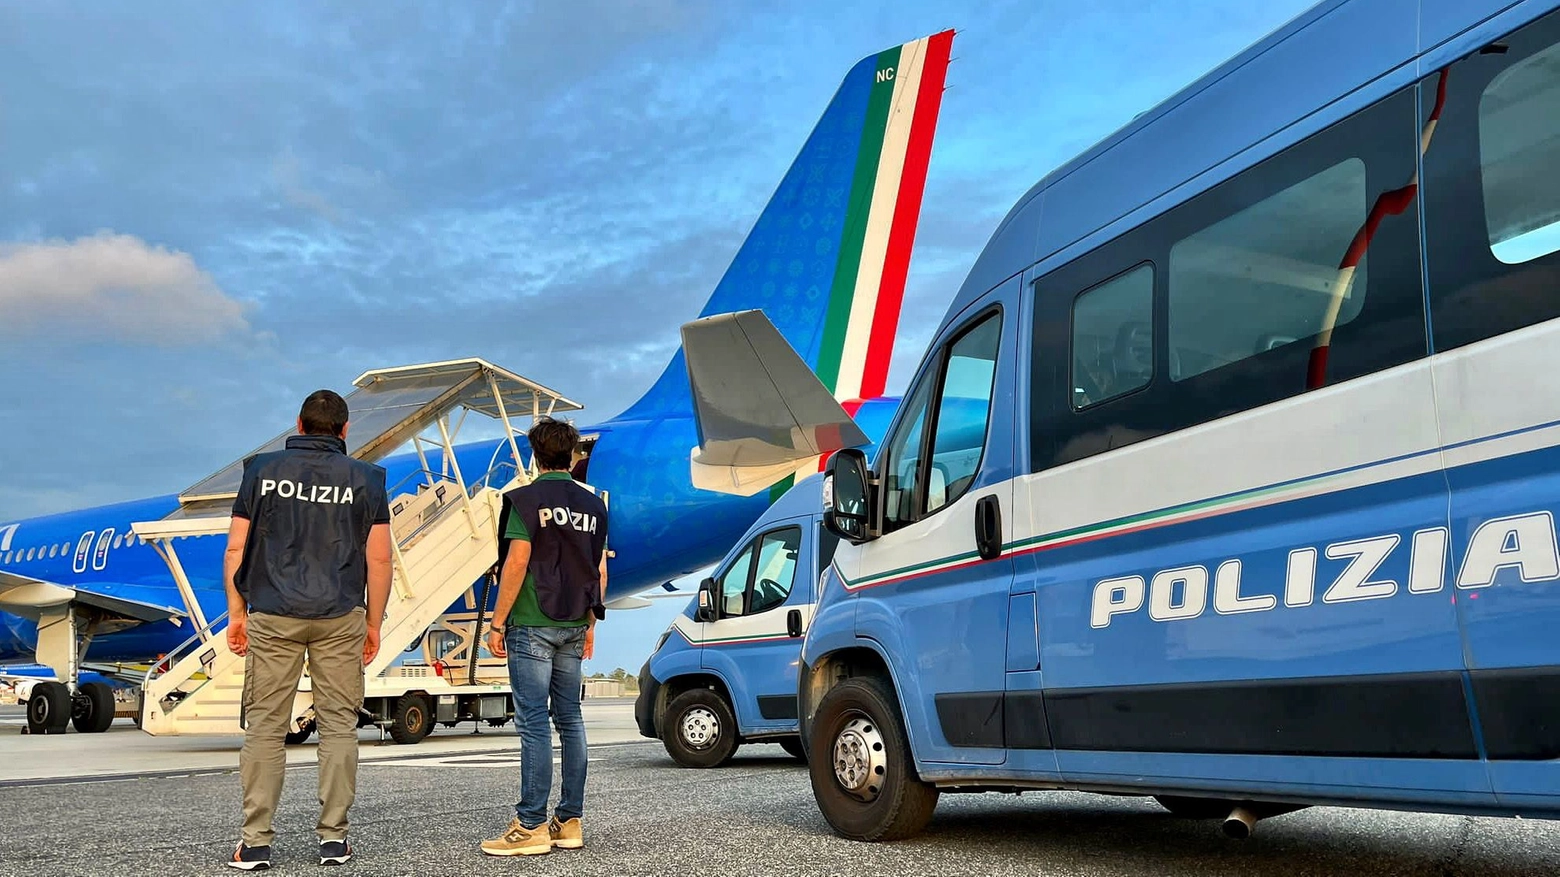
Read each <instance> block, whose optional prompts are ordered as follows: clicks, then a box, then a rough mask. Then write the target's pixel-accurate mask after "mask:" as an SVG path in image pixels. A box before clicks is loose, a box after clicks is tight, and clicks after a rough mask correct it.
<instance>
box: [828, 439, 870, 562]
mask: <svg viewBox="0 0 1560 877" xmlns="http://www.w3.org/2000/svg"><path fill="white" fill-rule="evenodd" d="M870 485H871V481H870V480H869V476H868V474H867V455H866V454H863V453H862V452H861V451H859V450H857V449H855V448H845V449H844V450H841V451H836V452H835V454H834V456H833V457H831V458H830V459H829V468H828V469H827V471H826V473H825V475H824V477H823V526H824V527H825V528H827V529H828V531H829V532H830V533H833V534H834V535H836V536H838V537H840V538H841V539H844V540H846V541H847V542H850V543H851V544H853V545H860V544H861V543H863V542H867V541H869V540H871V539H873V538H874V537H875V534H874V533H873V532H872V495H871V489H870Z"/></svg>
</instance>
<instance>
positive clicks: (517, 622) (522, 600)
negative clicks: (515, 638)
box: [504, 472, 590, 627]
mask: <svg viewBox="0 0 1560 877" xmlns="http://www.w3.org/2000/svg"><path fill="white" fill-rule="evenodd" d="M565 479H569V480H572V478H571V476H570V475H569V473H567V472H546V473H543V474H541V475H538V476H537V477H536V480H537V481H549V480H555V481H562V480H565ZM504 538H506V539H524V540H525V541H527V542H529V541H531V533H530V531H528V530H527V529H526V527H525V521H523V520H521V518H520V516H519V515H510V516H509V526H508V527H507V528H505V530H504ZM589 621H590V617H589V616H588V615H587V616H586V617H584V618H580V619H578V620H576V621H558V620H557V619H554V618H548V617H547V614H546V613H545V612H543V611H542V607H541V604H540V603H538V602H537V601H536V577H535V576H533V575H531V571H530V570H529V569H527V570H526V571H525V581H524V582H523V583H522V584H521V585H520V596H519V597H517V598H515V605H514V608H512V609H510V610H509V624H510V626H512V627H521V626H524V627H584V626H585V624H586V623H587V622H589Z"/></svg>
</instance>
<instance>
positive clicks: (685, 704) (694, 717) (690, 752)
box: [661, 688, 737, 767]
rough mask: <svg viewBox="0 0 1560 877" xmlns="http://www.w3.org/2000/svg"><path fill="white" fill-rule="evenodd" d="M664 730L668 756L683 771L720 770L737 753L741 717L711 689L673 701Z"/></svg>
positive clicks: (686, 693)
mask: <svg viewBox="0 0 1560 877" xmlns="http://www.w3.org/2000/svg"><path fill="white" fill-rule="evenodd" d="M661 729H662V730H661V743H662V745H664V746H665V747H666V754H668V755H670V756H671V757H672V760H673V761H675V762H677V763H678V764H680V765H682V766H683V767H720V766H721V765H723V764H725V763H726V762H727V761H729V760H730V759H731V755H732V753H734V752H736V751H737V717H736V716H734V715H732V713H731V707H729V706H727V705H726V700H725V698H723V697H721V696H720V695H719V694H717V693H715V692H714V691H711V690H710V689H708V688H691V689H689V690H687V691H684V692H683V693H682V694H679V695H677V696H676V697H675V698H672V702H671V703H670V704H668V705H667V707H666V719H665V721H663V722H662V723H661Z"/></svg>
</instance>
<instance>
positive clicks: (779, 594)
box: [634, 475, 839, 767]
mask: <svg viewBox="0 0 1560 877" xmlns="http://www.w3.org/2000/svg"><path fill="white" fill-rule="evenodd" d="M822 483H823V476H821V475H814V476H812V477H810V478H807V479H805V480H803V481H801V482H799V483H798V484H797V485H796V486H795V487H793V488H791V489H790V490H788V491H786V493H785V494H784V495H783V496H781V497H780V499H779V500H777V501H776V502H775V503H774V504H773V505H771V506H770V507H769V509H768V510H767V511H766V512H765V513H764V514H763V515H762V516H761V517H760V518H759V519H758V521H757V522H755V523H754V524H753V526H752V527H751V528H749V529H748V531H747V533H746V534H744V535H743V537H742V539H741V540H740V541H738V542H737V544H736V546H735V547H733V548H732V549H731V551H730V552H728V553H727V554H726V556H725V557H724V558H722V559H721V560H720V562H719V563H717V564H716V566H715V569H714V575H713V576H711V577H710V578H707V579H705V580H704V581H703V583H701V584H700V586H699V591H698V595H697V596H696V597H695V599H694V600H692V601H690V605H689V606H688V608H687V610H686V611H684V612H683V614H681V615H678V616H677V617H676V618H675V619H673V621H672V624H671V626H670V627H668V628H667V629H666V632H665V633H663V634H662V635H661V639H660V641H659V642H657V643H656V647H655V651H654V653H653V654H651V656H650V659H649V660H648V661H646V662H645V665H644V668H643V669H642V670H641V671H640V673H639V680H640V681H639V697H638V699H637V700H636V701H635V704H634V718H635V720H636V722H637V723H638V725H639V731H640V733H641V734H642V735H643V736H646V737H650V738H653V739H659V740H661V742H662V745H664V746H665V747H666V751H667V753H668V754H669V755H671V757H672V758H673V759H674V760H675V761H676V762H677V763H678V764H681V765H683V766H685V767H718V766H720V765H722V764H725V763H726V761H727V760H729V759H730V758H731V756H732V753H734V752H735V751H736V749H737V747H738V746H739V745H740V744H742V743H778V744H780V746H781V747H783V748H784V749H785V751H786V752H789V753H791V754H792V755H793V756H796V757H797V758H801V757H803V755H802V747H801V739H800V737H799V736H798V735H797V721H796V684H797V677H796V665H797V658H798V656H799V655H800V653H801V649H802V636H803V634H804V633H805V632H806V627H807V623H808V621H809V620H810V619H811V618H812V613H813V606H814V604H815V602H816V601H817V593H816V587H817V583H818V574H819V571H820V570H821V569H823V568H824V567H826V566H828V564H829V561H830V559H831V558H832V557H833V554H834V549H835V547H836V546H837V545H838V544H839V539H838V537H836V536H835V535H833V534H832V533H830V532H828V531H826V530H824V529H823V526H822V520H823V516H822V501H823V500H822V494H821V486H822Z"/></svg>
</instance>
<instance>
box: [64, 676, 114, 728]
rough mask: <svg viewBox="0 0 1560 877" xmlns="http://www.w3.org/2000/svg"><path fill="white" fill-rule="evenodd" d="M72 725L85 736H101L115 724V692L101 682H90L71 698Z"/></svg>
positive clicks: (78, 689) (77, 690)
mask: <svg viewBox="0 0 1560 877" xmlns="http://www.w3.org/2000/svg"><path fill="white" fill-rule="evenodd" d="M70 720H71V724H73V725H75V726H76V730H77V731H80V732H81V733H83V734H101V733H103V732H104V731H107V730H108V726H109V725H112V724H113V723H114V690H113V689H112V688H109V687H108V686H107V685H104V684H103V683H101V682H88V683H87V684H85V685H83V686H81V687H79V688H77V689H76V696H75V697H73V698H71V711H70Z"/></svg>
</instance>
